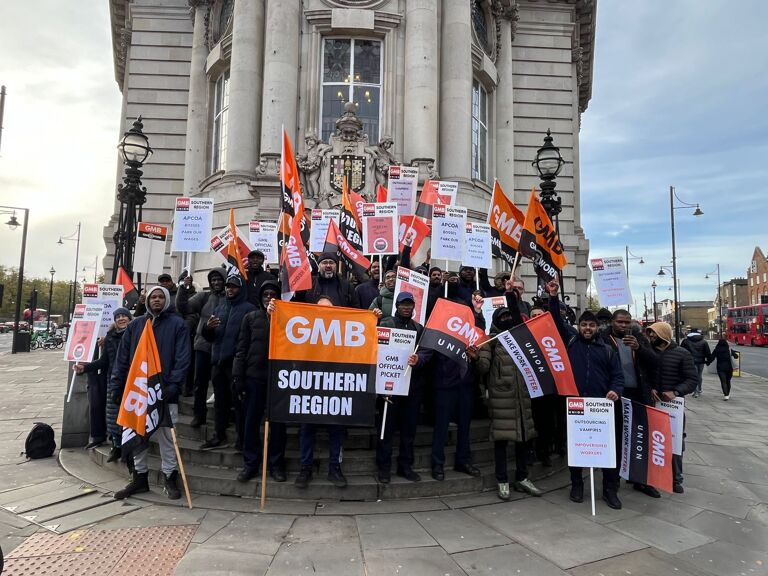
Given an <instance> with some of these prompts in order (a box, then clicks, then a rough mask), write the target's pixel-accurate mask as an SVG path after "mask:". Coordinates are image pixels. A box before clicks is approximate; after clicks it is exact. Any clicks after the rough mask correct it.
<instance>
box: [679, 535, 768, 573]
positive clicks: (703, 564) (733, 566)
mask: <svg viewBox="0 0 768 576" xmlns="http://www.w3.org/2000/svg"><path fill="white" fill-rule="evenodd" d="M677 557H678V558H681V559H683V560H685V561H686V562H688V563H689V564H693V565H694V566H697V567H699V568H701V569H702V570H706V571H707V572H709V573H711V574H714V575H715V576H744V575H747V574H748V575H749V576H768V554H766V553H764V552H755V551H754V550H749V549H748V548H744V547H742V546H739V545H737V544H732V543H730V542H712V543H711V544H706V545H705V546H701V547H699V548H693V549H692V550H686V551H685V552H680V553H679V554H677Z"/></svg>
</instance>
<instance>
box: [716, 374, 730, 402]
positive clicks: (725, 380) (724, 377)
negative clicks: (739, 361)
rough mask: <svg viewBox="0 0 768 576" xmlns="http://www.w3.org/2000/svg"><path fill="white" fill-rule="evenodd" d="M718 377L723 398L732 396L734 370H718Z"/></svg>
mask: <svg viewBox="0 0 768 576" xmlns="http://www.w3.org/2000/svg"><path fill="white" fill-rule="evenodd" d="M717 377H718V378H720V388H722V390H723V396H730V395H731V378H733V369H731V370H718V371H717Z"/></svg>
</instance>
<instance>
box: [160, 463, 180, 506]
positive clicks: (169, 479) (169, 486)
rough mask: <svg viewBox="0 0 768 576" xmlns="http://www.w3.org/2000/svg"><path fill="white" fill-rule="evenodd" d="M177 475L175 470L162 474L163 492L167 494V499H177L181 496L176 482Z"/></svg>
mask: <svg viewBox="0 0 768 576" xmlns="http://www.w3.org/2000/svg"><path fill="white" fill-rule="evenodd" d="M178 477H179V472H178V471H177V470H174V471H173V472H171V473H170V474H163V493H164V494H165V495H166V496H168V500H178V499H179V498H181V491H179V486H178V483H177V482H176V479H177V478H178Z"/></svg>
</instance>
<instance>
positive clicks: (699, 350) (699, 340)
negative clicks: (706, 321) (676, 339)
mask: <svg viewBox="0 0 768 576" xmlns="http://www.w3.org/2000/svg"><path fill="white" fill-rule="evenodd" d="M680 346H682V347H683V348H685V349H686V350H688V352H690V353H691V356H693V363H694V364H704V363H705V362H706V361H707V360H708V359H709V355H710V354H711V352H710V350H709V344H708V343H707V341H706V340H704V337H703V336H702V335H701V334H700V333H699V332H691V333H690V334H688V336H687V337H686V339H685V340H683V341H682V342H681V343H680Z"/></svg>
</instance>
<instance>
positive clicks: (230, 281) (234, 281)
mask: <svg viewBox="0 0 768 576" xmlns="http://www.w3.org/2000/svg"><path fill="white" fill-rule="evenodd" d="M224 285H225V286H238V287H239V288H242V287H243V279H242V278H240V276H239V275H238V274H232V276H227V282H226V283H225V284H224Z"/></svg>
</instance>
